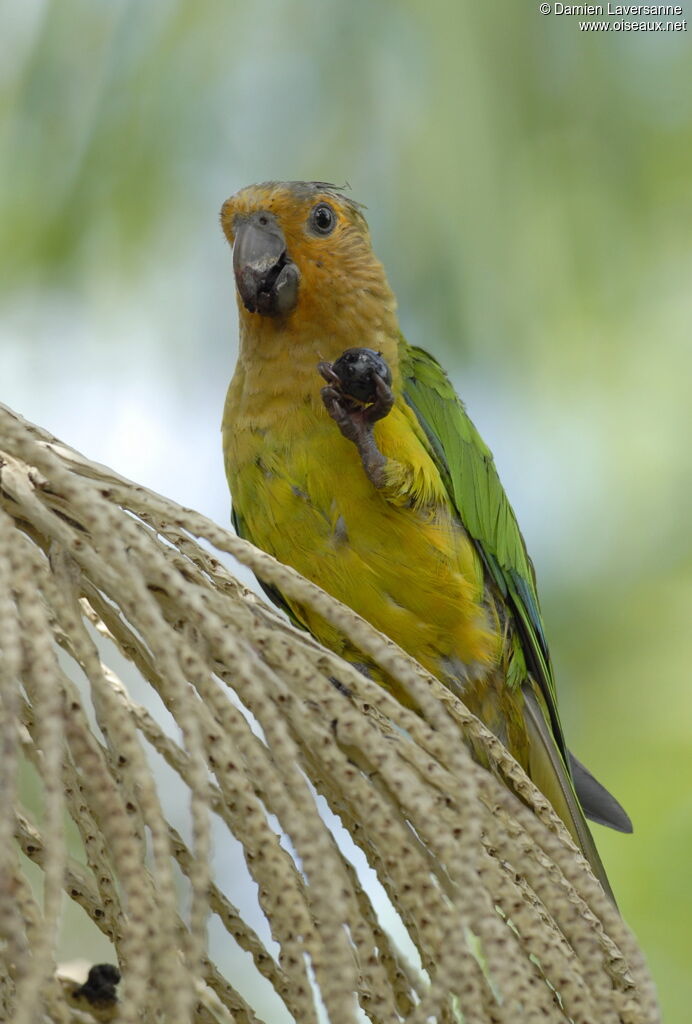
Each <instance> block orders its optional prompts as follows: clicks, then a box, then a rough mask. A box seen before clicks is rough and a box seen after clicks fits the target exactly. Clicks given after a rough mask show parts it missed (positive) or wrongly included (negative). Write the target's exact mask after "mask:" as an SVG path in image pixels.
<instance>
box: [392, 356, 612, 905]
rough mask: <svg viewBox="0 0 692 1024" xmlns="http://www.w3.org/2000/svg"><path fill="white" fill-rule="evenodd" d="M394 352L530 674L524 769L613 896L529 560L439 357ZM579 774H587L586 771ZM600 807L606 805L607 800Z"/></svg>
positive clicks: (487, 455) (488, 458)
mask: <svg viewBox="0 0 692 1024" xmlns="http://www.w3.org/2000/svg"><path fill="white" fill-rule="evenodd" d="M399 355H400V368H401V373H402V378H403V392H404V398H405V400H406V402H407V403H408V404H409V406H410V407H411V409H412V410H413V412H414V413H415V415H416V417H417V419H418V421H419V423H420V425H421V427H422V429H423V430H424V432H425V434H426V437H427V438H428V441H429V443H430V447H431V449H432V452H433V454H434V458H435V460H436V462H437V465H438V468H439V470H440V472H441V474H442V478H443V480H444V482H445V485H446V488H447V492H448V494H449V495H450V497H451V498H452V500H453V502H454V505H455V507H456V509H457V511H458V513H459V518H460V519H461V521H462V523H463V524H464V527H465V529H466V531H467V533H468V534H469V536H470V537H471V538H472V540H473V541H474V543H475V544H476V548H477V550H478V552H479V554H480V556H481V558H482V559H483V561H484V563H485V565H486V566H487V568H488V572H489V573H490V575H491V577H492V578H493V579H494V581H495V583H496V584H497V586H498V588H499V589H500V592H501V593H502V595H503V597H504V598H505V600H506V601H507V603H508V605H509V606H510V607H511V609H512V610H513V611H514V614H515V622H516V624H517V627H518V631H519V635H520V638H521V643H522V648H523V652H524V657H525V660H526V664H527V668H528V670H529V673H530V678H528V679H524V680H521V681H520V680H516V681H515V685H516V684H517V683H518V684H519V685H521V686H522V691H523V696H524V721H525V723H526V729H527V734H528V737H529V746H530V753H529V762H530V763H529V773H530V774H531V776H532V777H533V779H534V782H535V783H536V784H537V785H538V787H539V789H542V790H543V791H544V792H548V791H549V792H551V793H552V794H553V799H554V801H555V800H556V801H557V803H556V804H555V806H556V810H558V813H560V814H561V816H563V817H564V816H565V815H566V817H565V824H568V820H567V819H569V821H570V822H571V829H570V831H572V834H573V837H574V838H575V840H576V841H577V842H578V843H579V845H580V846H581V848H582V850H583V852H584V854H585V856H586V857H587V859H588V860H589V862H590V863H591V866H592V868H593V870H594V873H595V874H596V876H597V877H598V878H599V880H600V881H601V884H602V885H603V888H604V889H605V891H606V892H607V893H608V894H609V895H610V897H611V899H612V900H613V902H615V898H614V896H613V892H612V889H611V888H610V885H609V882H608V878H607V876H606V873H605V869H604V867H603V864H602V862H601V859H600V857H599V855H598V850H597V849H596V845H595V843H594V841H593V837H592V836H591V833H590V832H589V829H588V826H587V824H586V820H585V818H584V811H583V808H582V807H581V805H580V803H579V800H578V797H577V794H576V791H575V788H574V778H573V776H572V771H571V767H570V765H571V760H570V758H571V755H570V754H569V753H568V751H567V747H566V746H565V740H564V736H563V732H562V727H561V725H560V719H559V716H558V712H557V697H556V693H555V683H554V680H553V673H552V668H551V664H550V655H549V653H548V646H547V644H546V640H545V634H544V631H543V621H542V619H541V613H540V608H539V604H538V594H537V591H536V578H535V574H534V570H533V565H532V564H531V559H530V558H529V556H528V553H527V551H526V545H525V544H524V538H523V537H522V535H521V531H520V530H519V526H518V524H517V521H516V518H515V515H514V512H513V511H512V507H511V505H510V504H509V501H508V499H507V495H506V494H505V491H504V488H503V486H502V484H501V483H500V478H499V477H498V475H497V470H496V469H495V463H494V461H493V457H492V453H491V452H490V449H489V448H488V447H487V445H486V444H485V443H484V441H483V440H482V438H481V436H480V434H479V433H478V431H477V430H476V428H475V427H474V425H473V423H472V422H471V420H470V419H469V417H468V415H467V413H466V410H465V409H464V406H463V404H462V402H461V400H460V399H459V397H458V396H457V394H456V392H455V391H454V388H453V387H452V385H451V384H450V382H449V379H448V377H447V375H446V373H445V372H444V370H443V369H442V367H441V366H440V365H439V363H438V362H437V361H436V360H435V359H433V357H432V356H431V355H429V354H428V353H427V352H425V351H424V350H423V349H419V348H414V347H412V346H409V345H407V343H406V342H405V341H404V339H403V338H402V340H401V347H400V353H399ZM534 680H535V683H534V682H533V681H534ZM535 684H537V686H538V692H537V691H536V689H535ZM509 685H512V683H509ZM586 774H587V775H589V773H588V772H587V773H586ZM589 778H591V776H590V775H589ZM593 781H594V783H595V780H593ZM595 784H596V786H598V787H599V790H602V791H603V793H605V794H606V796H607V797H608V799H609V801H610V802H611V803H612V804H613V805H614V806H615V808H616V809H617V810H618V811H620V812H621V813H622V815H623V816H624V819H625V821H626V822H629V819H628V818H627V815H626V814H625V813H624V811H622V808H620V806H619V804H618V803H617V801H615V799H614V798H613V797H611V796H610V794H609V793H607V791H605V790H603V787H601V786H600V783H595ZM599 796H600V793H599ZM560 805H561V806H562V810H560V809H559V806H560ZM608 806H609V808H610V804H609V805H608ZM601 820H603V819H601ZM630 827H631V826H630Z"/></svg>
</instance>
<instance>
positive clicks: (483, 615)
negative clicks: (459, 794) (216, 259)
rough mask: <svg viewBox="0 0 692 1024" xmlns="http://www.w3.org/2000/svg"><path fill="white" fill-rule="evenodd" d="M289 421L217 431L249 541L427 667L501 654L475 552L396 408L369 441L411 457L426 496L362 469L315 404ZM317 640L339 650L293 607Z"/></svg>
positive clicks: (462, 668)
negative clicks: (384, 483) (415, 500)
mask: <svg viewBox="0 0 692 1024" xmlns="http://www.w3.org/2000/svg"><path fill="white" fill-rule="evenodd" d="M302 416H303V418H304V423H302V424H297V423H296V422H295V416H294V417H293V418H292V420H291V423H290V430H288V429H287V430H286V431H281V430H276V431H272V430H262V431H257V430H253V429H251V428H250V429H245V430H243V429H240V430H239V429H238V425H237V423H236V424H235V427H234V429H233V430H232V431H228V432H227V434H226V435H225V438H224V442H225V453H226V466H227V472H228V475H229V482H230V485H231V492H232V496H233V503H234V507H235V508H236V510H237V512H238V513H239V515H240V517H241V519H242V520H243V521H244V523H245V527H246V530H247V534H248V536H249V537H250V538H251V539H252V540H253V542H254V543H255V544H257V545H258V546H259V547H261V548H263V549H264V550H266V551H269V552H271V553H272V554H273V555H275V556H276V557H277V558H278V559H280V560H281V561H283V562H286V563H287V564H289V565H292V566H293V567H294V568H295V569H297V570H298V571H299V572H300V573H302V574H303V575H304V576H306V577H307V578H308V579H310V580H313V581H314V582H315V583H317V584H319V586H321V587H323V588H324V589H325V590H326V591H328V592H329V593H330V594H332V595H333V596H334V597H336V598H338V599H339V600H340V601H343V602H344V603H345V604H348V605H349V606H350V607H351V608H353V609H354V610H355V611H357V612H358V613H359V614H360V615H362V616H363V617H364V618H365V619H367V620H368V621H369V622H371V623H372V624H373V625H374V626H375V627H376V628H377V629H379V630H381V631H382V632H384V633H386V634H387V635H388V636H390V637H391V638H392V639H393V640H395V641H396V642H397V643H398V644H400V645H401V647H403V648H404V649H405V650H406V651H408V652H409V653H410V654H411V655H412V656H413V657H414V658H416V659H417V660H418V661H419V662H420V663H421V664H423V665H424V666H425V667H426V668H428V669H429V670H430V671H431V672H433V673H435V674H436V675H439V676H442V675H445V674H449V672H450V668H449V666H456V667H457V668H458V669H459V673H458V675H459V681H460V682H461V681H462V679H463V677H464V676H465V675H466V676H467V677H468V678H472V677H476V676H478V675H479V674H480V673H481V672H482V671H483V672H484V671H485V670H486V669H487V667H488V666H489V665H491V664H495V663H497V660H498V658H499V656H500V646H501V638H500V636H499V635H498V632H497V630H496V628H495V627H496V623H490V622H489V621H488V615H487V612H486V610H485V609H484V607H483V598H484V580H483V571H482V565H481V563H480V560H479V558H478V556H477V554H476V552H475V549H474V548H473V545H472V544H471V542H470V541H469V539H468V537H467V535H466V534H465V532H464V530H463V529H462V527H461V526H460V524H459V522H458V520H457V519H456V517H455V515H454V513H453V510H452V508H451V507H450V503H449V501H448V499H447V496H446V493H445V491H444V488H443V486H442V483H441V481H440V478H439V474H438V472H437V469H436V467H435V465H434V463H433V462H432V460H431V459H430V458H429V456H428V455H427V452H426V451H425V449H424V448H423V447H422V446H421V443H420V441H419V440H418V439H417V438H416V437H415V435H411V436H407V431H408V429H409V421H408V418H407V415H406V412H405V411H404V412H402V411H400V410H399V411H397V410H396V409H395V410H394V411H393V413H392V414H390V415H389V416H388V417H387V418H386V419H385V420H383V421H381V422H380V423H378V424H377V427H376V437H377V441H378V444H379V446H380V449H381V450H382V451H383V453H384V454H385V455H386V456H387V457H388V458H391V459H397V460H409V462H408V463H407V464H410V461H411V459H414V460H416V473H417V476H416V479H417V480H418V482H419V483H420V484H421V486H422V488H423V490H424V491H425V493H426V495H427V496H428V498H429V499H430V500H428V501H426V503H424V504H423V505H420V503H419V505H418V506H417V507H416V506H415V505H412V504H411V503H409V502H406V501H405V500H404V499H405V496H403V497H402V500H401V501H399V502H397V503H394V502H392V501H390V500H387V498H385V497H384V496H383V495H382V494H381V493H380V492H379V491H378V490H377V489H376V488H375V487H374V486H373V485H372V484H371V482H370V481H369V480H368V478H367V476H366V474H365V472H364V470H363V466H362V465H361V462H360V457H359V455H358V453H357V451H356V449H355V447H354V446H353V445H352V444H351V443H350V442H348V441H346V440H345V439H344V438H342V437H341V435H340V433H339V431H338V428H337V427H336V425H335V424H334V423H333V422H332V421H331V420H330V419H329V418H328V417H327V416H326V415H325V416H319V415H318V416H312V415H310V413H309V412H307V411H305V412H304V413H303V414H302ZM293 610H294V612H295V613H296V615H297V617H298V618H299V619H300V620H301V621H303V622H304V624H305V625H306V626H307V627H308V629H309V630H310V631H311V632H312V633H313V634H314V635H315V636H317V637H318V638H319V639H320V640H321V641H322V642H323V643H325V644H326V645H327V646H329V647H331V648H332V649H335V650H337V651H340V652H341V653H347V651H346V650H345V647H344V641H343V639H342V638H341V637H339V636H338V635H337V634H336V633H335V631H334V630H333V629H332V627H330V626H329V625H328V624H326V623H324V621H323V620H321V619H319V618H318V617H317V616H314V615H313V614H312V613H310V611H309V610H307V609H303V608H295V609H293Z"/></svg>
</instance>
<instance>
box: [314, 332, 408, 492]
mask: <svg viewBox="0 0 692 1024" xmlns="http://www.w3.org/2000/svg"><path fill="white" fill-rule="evenodd" d="M366 351H367V350H366ZM379 358H380V359H381V357H379ZM338 362H339V360H337V364H338ZM381 362H382V363H383V364H384V366H385V367H386V368H387V372H388V369H389V368H388V367H387V366H386V363H384V360H382V359H381ZM317 369H318V370H319V372H320V373H321V374H322V377H323V378H324V379H325V380H326V381H327V387H326V388H322V401H323V402H324V407H325V409H326V410H327V412H328V413H329V415H330V416H331V418H332V419H333V420H334V422H335V423H336V425H337V426H338V428H339V430H340V431H341V433H342V434H343V436H344V437H345V438H346V439H347V440H348V441H351V442H352V443H353V444H355V446H356V448H357V449H358V452H359V454H360V458H361V462H362V463H363V469H364V470H365V472H366V473H367V476H368V478H369V480H370V481H371V482H372V483H373V484H374V485H375V487H377V488H381V487H383V486H384V484H385V472H384V469H385V465H386V463H387V460H386V458H385V457H384V455H383V454H382V452H381V451H380V449H379V448H378V447H377V442H376V441H375V436H374V434H373V430H372V428H373V425H374V424H375V423H376V422H377V420H381V419H382V418H383V417H384V416H386V415H387V413H389V412H390V411H391V408H392V406H393V405H394V394H393V392H392V389H391V388H390V386H389V383H388V382H387V380H385V378H384V377H383V376H381V375H380V373H379V372H373V371H372V369H370V373H371V381H370V382H369V383H370V385H371V394H372V397H371V398H370V404H368V405H364V404H363V401H362V400H360V399H357V398H353V397H352V396H351V395H349V394H346V393H345V392H344V390H343V388H344V382H343V380H342V378H341V377H340V376H339V374H338V372H337V371H336V370H335V368H334V365H333V364H332V363H326V362H322V363H319V364H318V366H317Z"/></svg>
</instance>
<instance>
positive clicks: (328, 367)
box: [317, 359, 341, 388]
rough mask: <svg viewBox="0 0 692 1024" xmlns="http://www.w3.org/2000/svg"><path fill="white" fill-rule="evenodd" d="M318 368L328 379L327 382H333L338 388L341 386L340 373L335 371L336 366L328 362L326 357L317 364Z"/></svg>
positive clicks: (325, 378)
mask: <svg viewBox="0 0 692 1024" xmlns="http://www.w3.org/2000/svg"><path fill="white" fill-rule="evenodd" d="M317 369H318V371H319V373H320V375H321V376H322V377H323V379H324V380H326V382H327V384H331V385H332V386H334V387H336V388H338V387H339V385H340V384H341V381H340V380H339V376H338V374H336V373H334V367H333V365H332V363H328V362H327V361H326V359H323V360H322V361H321V362H319V363H318V364H317Z"/></svg>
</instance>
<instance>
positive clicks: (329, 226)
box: [309, 203, 336, 235]
mask: <svg viewBox="0 0 692 1024" xmlns="http://www.w3.org/2000/svg"><path fill="white" fill-rule="evenodd" d="M309 224H310V227H311V228H312V230H313V231H314V232H315V233H316V234H318V235H330V234H331V233H332V231H333V230H334V228H335V227H336V214H335V213H334V211H333V210H332V208H331V206H330V205H329V203H318V204H317V206H315V207H314V208H313V209H312V211H311V212H310V221H309Z"/></svg>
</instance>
